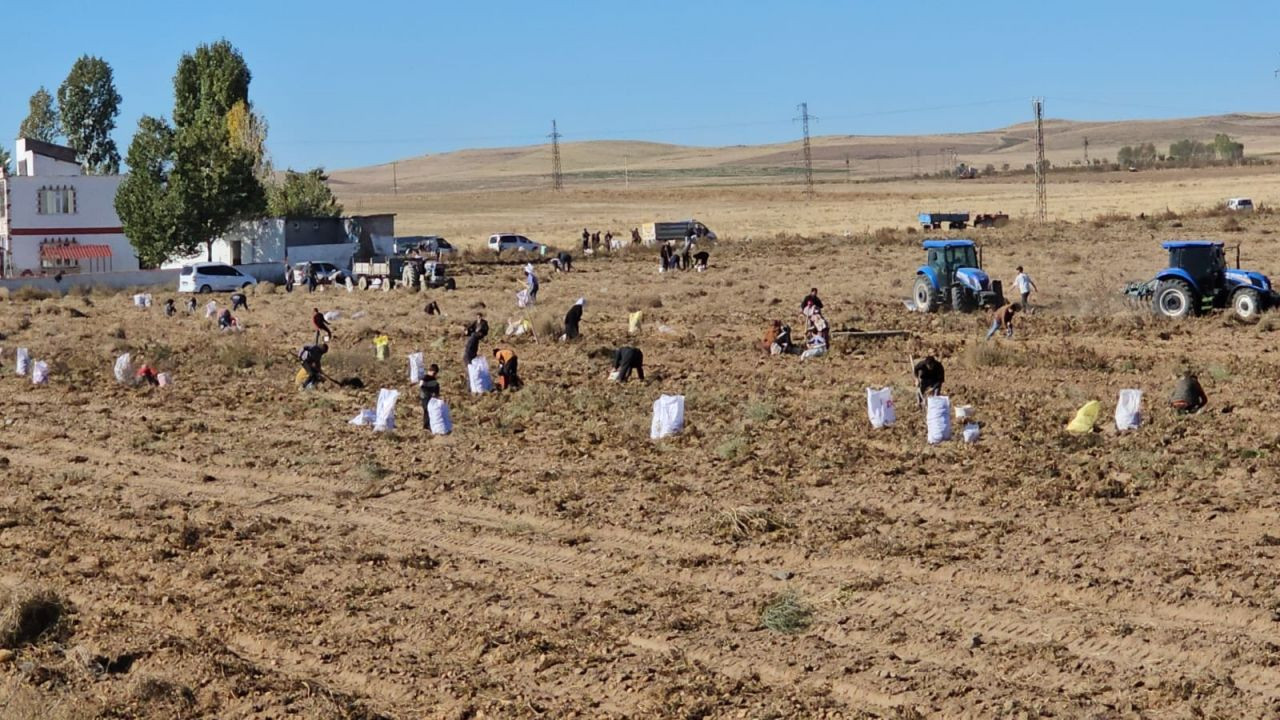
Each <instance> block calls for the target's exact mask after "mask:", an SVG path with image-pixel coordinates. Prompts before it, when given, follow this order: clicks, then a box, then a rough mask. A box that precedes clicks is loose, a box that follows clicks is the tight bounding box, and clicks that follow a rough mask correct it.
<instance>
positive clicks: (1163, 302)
mask: <svg viewBox="0 0 1280 720" xmlns="http://www.w3.org/2000/svg"><path fill="white" fill-rule="evenodd" d="M1152 302H1153V303H1154V304H1155V311H1156V314H1158V315H1163V316H1165V317H1168V318H1184V317H1187V316H1189V315H1194V314H1195V313H1196V296H1195V293H1194V292H1192V290H1191V286H1190V285H1188V284H1186V283H1185V282H1183V281H1181V280H1161V281H1160V282H1159V283H1158V284H1157V285H1156V294H1155V298H1154V299H1153V300H1152Z"/></svg>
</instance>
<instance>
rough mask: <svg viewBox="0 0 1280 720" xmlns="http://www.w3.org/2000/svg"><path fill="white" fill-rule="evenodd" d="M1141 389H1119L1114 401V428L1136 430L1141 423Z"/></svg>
mask: <svg viewBox="0 0 1280 720" xmlns="http://www.w3.org/2000/svg"><path fill="white" fill-rule="evenodd" d="M1141 411H1142V391H1141V390H1121V391H1120V401H1119V402H1117V403H1116V430H1119V431H1121V432H1123V431H1125V430H1137V429H1138V426H1139V425H1141V424H1142V412H1141Z"/></svg>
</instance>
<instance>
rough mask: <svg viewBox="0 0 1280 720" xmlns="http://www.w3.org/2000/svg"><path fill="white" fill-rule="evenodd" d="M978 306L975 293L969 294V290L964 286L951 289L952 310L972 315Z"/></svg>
mask: <svg viewBox="0 0 1280 720" xmlns="http://www.w3.org/2000/svg"><path fill="white" fill-rule="evenodd" d="M977 306H978V301H977V299H976V298H974V296H973V293H971V292H969V288H966V287H965V286H963V285H955V286H953V287H952V288H951V309H952V310H955V311H956V312H958V313H970V312H973V311H974V309H975V308H976V307H977Z"/></svg>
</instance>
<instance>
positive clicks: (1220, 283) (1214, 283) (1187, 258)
mask: <svg viewBox="0 0 1280 720" xmlns="http://www.w3.org/2000/svg"><path fill="white" fill-rule="evenodd" d="M1163 247H1164V249H1165V250H1168V251H1169V267H1167V268H1165V269H1164V270H1161V271H1160V272H1159V273H1157V274H1156V277H1155V279H1154V280H1149V281H1147V282H1145V283H1136V284H1132V285H1130V286H1129V287H1128V288H1126V289H1125V292H1126V293H1127V294H1128V295H1130V296H1131V297H1134V298H1137V299H1139V300H1146V299H1148V298H1149V299H1150V300H1151V306H1152V309H1153V310H1154V311H1155V313H1156V314H1157V315H1163V316H1165V317H1170V318H1182V317H1186V316H1188V315H1198V314H1199V313H1201V312H1204V311H1205V310H1210V309H1214V308H1225V307H1230V308H1231V309H1232V311H1233V312H1235V314H1236V317H1238V318H1240V319H1241V320H1246V321H1251V320H1256V319H1257V318H1258V315H1260V314H1261V313H1262V312H1264V311H1265V310H1267V309H1268V308H1271V307H1275V306H1276V305H1277V304H1280V302H1278V301H1280V296H1277V295H1276V293H1275V292H1274V291H1273V290H1272V289H1271V280H1270V279H1268V278H1267V276H1266V275H1263V274H1262V273H1260V272H1253V271H1251V270H1241V269H1239V266H1240V248H1239V247H1237V248H1236V267H1235V268H1230V267H1227V256H1226V251H1225V249H1224V247H1223V245H1222V243H1220V242H1214V241H1212V240H1177V241H1172V242H1166V243H1164V244H1163Z"/></svg>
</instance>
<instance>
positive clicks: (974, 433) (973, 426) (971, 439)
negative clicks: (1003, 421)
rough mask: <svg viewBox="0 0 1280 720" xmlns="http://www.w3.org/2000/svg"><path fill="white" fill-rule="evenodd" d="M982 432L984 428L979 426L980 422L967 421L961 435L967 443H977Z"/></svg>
mask: <svg viewBox="0 0 1280 720" xmlns="http://www.w3.org/2000/svg"><path fill="white" fill-rule="evenodd" d="M981 434H982V428H980V427H978V423H966V424H965V426H964V430H962V431H961V432H960V437H961V438H962V439H963V440H964V441H965V442H967V443H976V442H978V436H979V435H981Z"/></svg>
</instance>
